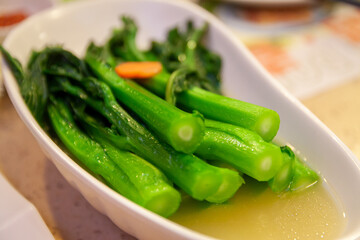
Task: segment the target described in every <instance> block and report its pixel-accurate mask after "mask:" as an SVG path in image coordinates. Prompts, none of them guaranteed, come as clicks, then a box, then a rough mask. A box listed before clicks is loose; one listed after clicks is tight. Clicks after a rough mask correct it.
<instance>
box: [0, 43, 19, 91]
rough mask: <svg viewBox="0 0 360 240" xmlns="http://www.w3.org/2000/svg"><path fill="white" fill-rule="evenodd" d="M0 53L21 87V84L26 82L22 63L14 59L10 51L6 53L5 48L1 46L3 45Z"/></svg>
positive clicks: (0, 47)
mask: <svg viewBox="0 0 360 240" xmlns="http://www.w3.org/2000/svg"><path fill="white" fill-rule="evenodd" d="M0 53H1V54H2V55H3V57H4V58H5V60H6V62H7V64H8V65H9V68H10V70H11V72H12V73H13V75H14V77H15V79H16V81H17V83H18V84H19V85H21V83H22V82H23V80H24V75H25V74H24V71H23V68H22V66H21V63H20V62H19V60H17V59H16V58H13V57H12V56H11V55H10V54H9V53H8V51H6V50H5V48H3V46H1V45H0Z"/></svg>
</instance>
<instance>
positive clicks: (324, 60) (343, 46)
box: [215, 3, 360, 99]
mask: <svg viewBox="0 0 360 240" xmlns="http://www.w3.org/2000/svg"><path fill="white" fill-rule="evenodd" d="M215 13H216V14H217V15H218V17H219V18H220V19H221V20H223V21H224V22H225V23H226V24H227V25H228V26H230V27H231V28H232V29H233V30H234V32H235V33H236V34H237V36H238V37H239V39H240V40H241V41H242V42H244V43H245V45H246V46H247V47H248V48H249V50H250V51H251V52H252V53H253V54H254V56H255V57H256V58H257V59H258V60H259V62H260V63H261V64H262V65H263V66H264V67H265V68H266V69H267V70H268V71H269V72H270V73H271V74H272V75H273V76H274V77H275V78H276V79H278V80H279V82H280V83H282V84H283V85H284V86H285V87H286V88H287V89H288V90H289V91H290V92H291V93H293V94H294V95H295V96H296V97H298V98H300V99H305V98H307V97H311V96H313V95H316V94H318V93H320V92H322V91H326V90H328V89H330V88H332V87H335V86H338V85H340V84H343V83H346V82H348V81H351V80H355V79H360V68H359V67H358V63H359V62H360V11H359V10H358V9H357V8H356V7H354V6H351V5H348V4H343V3H335V4H329V3H326V4H325V3H323V4H317V5H312V6H310V5H309V6H298V7H282V8H280V7H276V8H274V7H271V8H260V7H257V8H249V7H244V6H242V5H233V4H231V5H229V4H220V5H219V6H217V7H216V9H215Z"/></svg>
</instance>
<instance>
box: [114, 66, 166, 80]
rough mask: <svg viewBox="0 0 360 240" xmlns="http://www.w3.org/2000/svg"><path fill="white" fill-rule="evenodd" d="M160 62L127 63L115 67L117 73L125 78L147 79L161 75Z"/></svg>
mask: <svg viewBox="0 0 360 240" xmlns="http://www.w3.org/2000/svg"><path fill="white" fill-rule="evenodd" d="M161 70H162V65H161V63H160V62H125V63H121V64H119V65H117V66H116V67H115V71H116V73H117V74H118V75H119V76H120V77H123V78H136V79H145V78H151V77H153V76H155V75H156V74H158V73H160V72H161Z"/></svg>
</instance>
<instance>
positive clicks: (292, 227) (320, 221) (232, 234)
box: [170, 178, 346, 240]
mask: <svg viewBox="0 0 360 240" xmlns="http://www.w3.org/2000/svg"><path fill="white" fill-rule="evenodd" d="M245 181H246V184H245V185H243V186H242V187H241V188H240V189H239V191H238V192H237V193H236V195H235V196H234V197H233V198H232V199H230V200H229V201H228V202H227V203H226V204H218V205H213V204H207V203H204V202H198V201H195V200H192V199H190V198H187V197H185V198H184V199H183V202H182V204H181V206H180V209H179V211H178V212H176V213H175V214H174V215H173V216H172V217H170V219H171V220H173V221H174V222H176V223H179V224H181V225H183V226H186V227H188V228H190V229H193V230H196V231H198V232H200V233H203V234H207V235H209V236H212V237H217V238H221V239H227V240H231V239H263V240H265V239H297V240H299V239H312V240H315V239H336V238H337V237H339V236H340V235H341V233H342V231H343V230H344V228H345V225H346V217H345V214H344V213H343V211H342V208H341V206H340V204H338V202H337V201H336V197H335V196H332V195H331V190H329V187H328V186H327V185H326V183H325V181H324V182H323V183H321V182H320V183H318V184H316V185H314V186H312V187H310V188H308V189H305V190H303V191H300V192H296V193H285V194H283V195H277V194H275V193H273V192H272V191H271V190H270V189H269V188H268V186H267V184H266V183H260V182H257V181H255V180H252V179H250V178H246V179H245Z"/></svg>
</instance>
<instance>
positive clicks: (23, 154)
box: [0, 80, 360, 240]
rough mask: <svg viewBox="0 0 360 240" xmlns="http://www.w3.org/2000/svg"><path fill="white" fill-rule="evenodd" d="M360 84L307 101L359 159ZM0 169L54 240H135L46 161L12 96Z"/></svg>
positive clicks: (4, 100)
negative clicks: (45, 225) (30, 203)
mask: <svg viewBox="0 0 360 240" xmlns="http://www.w3.org/2000/svg"><path fill="white" fill-rule="evenodd" d="M359 92H360V80H356V81H352V82H350V83H347V84H345V85H342V86H340V87H337V88H334V89H331V90H329V91H327V92H325V93H322V94H320V95H317V96H315V97H312V98H309V99H306V100H303V101H302V102H303V103H304V105H305V106H307V107H308V108H309V109H310V110H311V111H312V112H313V113H314V114H315V115H317V116H318V117H319V119H320V120H321V121H323V122H324V123H325V124H326V125H327V126H328V127H329V128H330V129H331V130H332V131H333V132H334V133H335V134H336V135H337V136H338V137H339V138H340V139H341V140H342V141H343V142H344V143H345V144H346V145H347V146H348V147H349V148H350V149H351V150H352V151H353V152H354V154H355V155H356V156H357V157H358V158H360V124H359V122H360V110H359V109H360V108H359V106H360V94H358V93H359ZM0 171H1V172H2V173H3V174H4V175H5V177H6V178H7V179H8V180H9V181H10V182H11V184H12V185H13V186H14V187H15V188H16V189H17V190H18V191H19V192H20V193H21V194H23V196H25V198H27V199H28V200H29V201H31V202H32V203H33V204H34V205H35V207H36V208H37V209H38V210H39V212H40V214H41V216H42V217H43V219H44V221H45V222H46V224H47V226H48V227H49V229H50V231H51V233H52V234H53V235H54V237H55V239H76V240H81V239H84V240H85V239H86V240H91V239H108V240H111V239H125V240H129V239H134V238H133V237H131V236H130V235H128V234H126V233H125V232H123V231H122V230H121V229H119V228H118V227H116V226H115V225H114V224H113V223H112V222H111V221H110V220H109V219H108V218H107V217H106V216H104V215H102V214H101V213H99V212H97V210H95V209H94V208H93V207H92V206H91V205H90V204H89V203H88V202H87V201H86V200H85V199H84V198H83V197H82V196H81V194H80V193H79V192H78V191H77V190H75V189H74V188H72V187H71V186H70V185H69V183H67V182H66V180H65V179H64V178H63V177H62V175H61V174H60V173H59V171H58V170H57V169H56V167H55V166H54V165H53V163H52V162H51V161H50V160H49V159H47V158H46V157H45V155H44V154H43V153H42V151H41V149H40V147H39V146H38V144H37V142H36V141H35V139H34V137H33V136H32V135H31V133H30V132H29V130H27V128H26V126H25V125H24V124H23V123H22V121H21V119H20V118H19V116H18V115H17V113H16V111H15V109H14V107H13V106H12V104H11V102H10V100H9V98H8V96H7V95H6V94H4V96H3V97H1V98H0Z"/></svg>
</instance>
